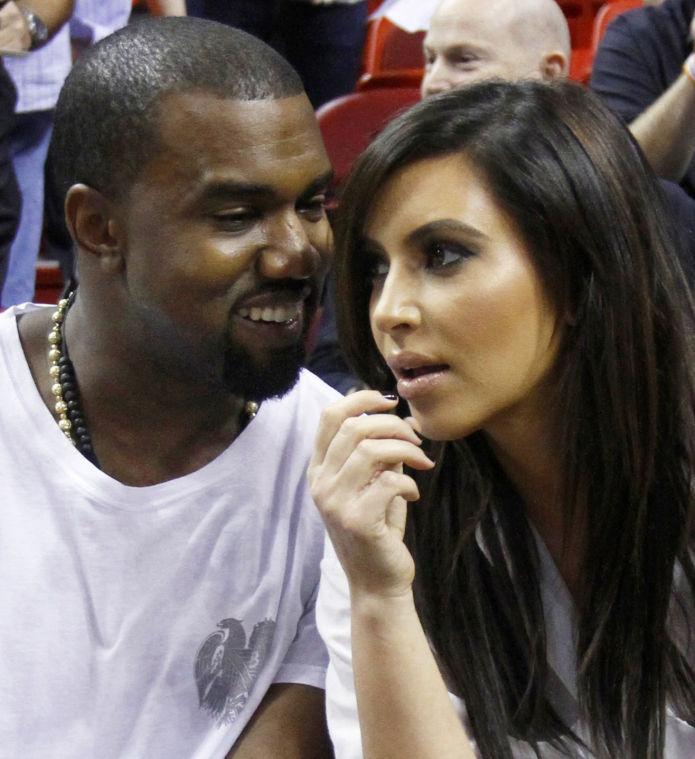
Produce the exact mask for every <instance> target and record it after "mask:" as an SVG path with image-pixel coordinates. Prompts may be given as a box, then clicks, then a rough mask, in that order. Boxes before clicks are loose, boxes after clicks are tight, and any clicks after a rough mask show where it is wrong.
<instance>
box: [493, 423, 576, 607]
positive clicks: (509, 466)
mask: <svg viewBox="0 0 695 759" xmlns="http://www.w3.org/2000/svg"><path fill="white" fill-rule="evenodd" d="M555 429H556V427H554V426H553V425H552V424H550V423H548V420H547V418H545V417H542V416H540V415H535V416H534V417H531V418H530V417H529V416H524V417H523V418H518V417H517V418H516V419H512V420H507V421H506V422H504V423H501V424H499V425H496V426H495V427H494V428H491V429H488V430H486V438H487V440H488V443H489V445H490V447H491V449H492V451H493V453H494V454H495V456H496V458H497V460H498V462H499V464H500V466H501V467H502V469H503V470H504V472H505V474H506V475H507V477H509V479H510V481H511V482H512V484H513V485H514V487H515V488H516V490H517V492H518V493H519V495H520V496H521V498H522V501H523V503H524V510H525V512H526V515H527V517H528V519H529V521H530V522H531V524H532V525H533V527H534V528H535V529H536V531H537V532H538V533H539V535H540V536H541V538H542V539H543V542H544V543H545V545H546V547H547V548H548V551H549V553H550V555H551V556H552V558H553V560H554V561H555V564H556V565H557V568H558V571H559V572H560V574H561V576H562V577H563V579H564V581H565V583H566V585H567V587H568V588H569V590H570V593H571V594H572V595H573V596H574V597H575V598H577V596H578V593H579V589H580V580H581V560H582V556H583V554H584V537H585V521H584V520H585V514H583V513H575V514H574V515H573V518H572V523H571V524H568V522H567V518H568V516H567V503H566V497H565V482H564V472H563V456H562V447H561V442H560V439H559V435H557V434H556V432H555Z"/></svg>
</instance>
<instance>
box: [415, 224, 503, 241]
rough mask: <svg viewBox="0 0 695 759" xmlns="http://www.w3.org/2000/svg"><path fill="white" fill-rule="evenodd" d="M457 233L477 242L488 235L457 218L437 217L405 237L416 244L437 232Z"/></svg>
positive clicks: (485, 238) (437, 233)
mask: <svg viewBox="0 0 695 759" xmlns="http://www.w3.org/2000/svg"><path fill="white" fill-rule="evenodd" d="M451 233H453V234H457V235H465V236H466V237H467V238H468V239H472V240H475V241H478V242H482V241H483V240H487V239H488V237H487V235H486V234H485V233H484V232H481V231H480V230H479V229H476V227H472V226H471V225H470V224H466V223H465V222H463V221H459V220H458V219H437V220H436V221H431V222H429V224H423V225H422V226H421V227H418V228H417V229H414V230H413V231H412V232H411V233H410V234H409V235H408V237H407V238H406V240H407V242H408V243H409V244H410V245H417V244H418V243H421V242H423V241H424V240H428V239H430V238H431V237H434V236H436V235H439V234H451Z"/></svg>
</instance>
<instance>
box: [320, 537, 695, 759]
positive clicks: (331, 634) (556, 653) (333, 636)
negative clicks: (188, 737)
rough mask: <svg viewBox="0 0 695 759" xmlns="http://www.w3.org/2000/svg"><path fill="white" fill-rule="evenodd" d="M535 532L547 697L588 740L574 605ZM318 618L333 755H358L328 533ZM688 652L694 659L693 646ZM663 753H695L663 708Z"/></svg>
mask: <svg viewBox="0 0 695 759" xmlns="http://www.w3.org/2000/svg"><path fill="white" fill-rule="evenodd" d="M536 538H537V544H538V549H539V555H540V560H541V596H542V599H543V609H544V613H545V624H546V635H547V641H548V664H549V665H550V669H551V677H550V678H549V697H550V699H551V700H552V702H553V705H554V706H555V708H556V710H557V712H558V714H559V716H560V717H561V718H562V719H563V720H564V721H565V724H567V725H570V726H571V727H572V729H573V730H574V731H575V733H577V734H578V735H579V736H580V737H581V738H582V739H583V740H585V741H586V740H587V735H586V732H585V731H584V730H583V729H582V725H581V722H580V719H579V716H580V715H579V708H578V703H577V672H576V665H575V661H576V653H575V652H576V636H575V626H574V618H575V612H574V605H573V601H572V597H571V595H570V593H569V591H568V590H567V586H566V585H565V582H564V580H563V579H562V577H561V575H560V573H559V572H558V570H557V567H556V566H555V563H554V562H553V560H552V558H551V556H550V554H549V553H548V550H547V548H546V547H545V545H544V543H543V542H542V540H541V539H540V537H539V536H536ZM316 621H317V624H318V628H319V632H320V633H321V636H322V637H323V639H324V641H325V643H326V646H327V648H328V654H329V659H330V662H329V665H328V672H327V674H326V710H327V715H328V728H329V731H330V734H331V740H332V741H333V745H334V747H335V756H336V759H362V739H361V735H360V727H359V721H358V718H357V701H356V698H355V681H354V677H353V672H352V648H351V641H350V591H349V586H348V581H347V577H346V575H345V572H344V571H343V569H342V567H341V566H340V562H339V560H338V558H337V556H336V554H335V551H334V549H333V546H332V545H331V542H330V540H328V539H327V540H326V549H325V551H324V557H323V560H322V562H321V585H320V587H319V595H318V600H317V603H316ZM683 640H685V638H683ZM691 643H692V641H691ZM690 653H692V654H693V659H695V651H691V652H690ZM693 663H695V661H694V662H693ZM449 696H450V698H451V701H452V703H453V705H454V708H455V709H456V711H457V713H458V715H459V716H460V718H461V721H462V723H463V724H464V726H465V727H466V728H468V719H467V715H466V708H465V705H464V703H463V701H462V700H461V699H460V698H457V697H456V696H455V695H453V694H451V693H450V694H449ZM540 745H541V747H542V748H543V757H544V759H561V757H565V755H564V754H560V753H559V752H558V751H556V750H554V749H553V748H552V747H549V746H547V745H544V744H540ZM511 746H512V753H513V755H514V757H515V758H516V759H536V754H535V753H534V752H533V751H532V750H531V749H530V747H529V746H528V744H526V743H523V742H521V741H515V740H512V741H511ZM471 748H472V749H473V750H474V752H475V753H476V756H478V755H479V754H478V752H477V750H476V745H475V743H474V742H473V741H471ZM664 755H665V757H666V759H694V758H695V728H693V727H691V726H690V725H689V724H688V723H687V722H684V721H683V720H681V719H679V718H678V717H676V716H675V715H674V714H673V713H672V712H671V711H668V713H667V727H666V749H665V754H664ZM575 756H576V757H577V758H578V759H590V757H591V756H592V754H589V753H587V752H585V751H582V750H580V749H577V750H576V753H575ZM625 759H627V758H625Z"/></svg>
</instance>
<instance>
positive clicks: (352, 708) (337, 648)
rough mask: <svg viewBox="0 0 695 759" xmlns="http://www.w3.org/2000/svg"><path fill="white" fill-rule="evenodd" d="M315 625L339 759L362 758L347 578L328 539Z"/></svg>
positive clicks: (330, 719)
mask: <svg viewBox="0 0 695 759" xmlns="http://www.w3.org/2000/svg"><path fill="white" fill-rule="evenodd" d="M316 622H317V625H318V628H319V633H320V634H321V637H322V638H323V641H324V643H325V644H326V647H327V648H328V660H329V661H328V672H327V673H326V715H327V719H328V730H329V732H330V735H331V740H332V741H333V747H334V749H335V757H336V759H362V736H361V734H360V724H359V720H358V718H357V699H356V696H355V680H354V677H353V673H352V643H351V639H350V590H349V587H348V581H347V577H346V576H345V573H344V572H343V568H342V567H341V566H340V562H339V561H338V557H337V556H336V555H335V551H334V550H333V546H332V544H331V542H330V540H329V539H328V538H326V547H325V550H324V555H323V561H322V562H321V584H320V586H319V595H318V601H317V603H316Z"/></svg>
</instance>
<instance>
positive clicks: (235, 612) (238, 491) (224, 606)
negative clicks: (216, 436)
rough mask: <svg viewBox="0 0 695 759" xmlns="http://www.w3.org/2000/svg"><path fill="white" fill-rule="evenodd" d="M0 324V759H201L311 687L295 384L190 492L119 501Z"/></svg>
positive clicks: (307, 415) (312, 528)
mask: <svg viewBox="0 0 695 759" xmlns="http://www.w3.org/2000/svg"><path fill="white" fill-rule="evenodd" d="M31 308H34V307H33V306H20V307H18V308H13V309H10V310H8V311H7V312H5V313H4V314H2V315H0V397H1V398H2V403H1V404H0V429H2V438H1V440H0V577H1V578H2V581H0V757H2V759H17V758H18V757H21V758H22V759H45V757H49V756H50V757H59V758H60V759H88V758H89V759H91V758H92V757H99V758H100V759H158V758H159V757H161V758H162V759H176V758H177V757H180V759H217V758H220V759H221V757H224V756H225V755H226V753H227V751H228V750H229V748H230V746H231V745H232V744H233V742H234V741H235V740H236V738H237V736H238V735H239V733H240V732H241V730H242V729H243V727H244V725H245V724H246V723H247V721H248V720H249V718H250V716H251V715H252V714H253V712H254V710H255V709H256V707H257V706H258V704H259V703H260V701H261V699H262V698H263V695H264V694H265V692H266V690H267V689H268V687H269V686H270V685H271V684H272V683H273V682H285V683H287V682H291V683H305V684H308V685H313V686H318V687H323V683H324V676H325V666H326V654H325V649H324V648H323V645H322V644H321V641H320V639H319V637H318V633H317V631H316V626H315V619H314V603H315V594H316V589H317V583H318V578H319V561H320V558H321V554H322V551H323V528H322V526H321V524H320V519H319V517H318V514H317V512H316V509H315V508H314V506H313V503H312V502H311V498H310V495H309V492H308V486H307V482H306V477H305V470H306V466H307V462H308V459H309V456H310V454H311V450H312V445H313V438H314V433H315V428H316V425H317V422H318V418H319V415H320V412H321V410H322V408H323V407H324V406H326V405H327V404H328V403H330V402H332V401H334V400H335V398H336V397H338V394H337V393H336V392H335V391H334V390H332V389H331V388H329V387H328V386H327V385H325V384H324V383H323V382H321V380H319V379H318V378H317V377H314V376H313V375H312V374H310V373H309V372H306V371H304V372H302V375H301V378H300V380H299V382H298V384H297V385H296V386H295V388H294V389H293V390H291V391H290V392H289V393H288V394H287V395H286V396H285V397H284V398H282V399H281V400H271V401H266V402H265V403H263V404H262V405H261V407H260V410H259V412H258V415H257V416H256V418H255V419H254V420H252V421H251V423H250V424H249V425H248V427H247V428H246V429H245V430H244V431H243V432H242V433H241V435H240V436H239V437H238V438H237V439H236V440H235V441H234V442H233V444H232V445H231V446H230V447H229V448H228V449H227V450H226V451H224V452H223V453H222V454H220V456H218V457H217V458H216V459H215V460H213V461H211V462H210V463H209V464H207V465H206V466H204V467H202V468H201V469H199V470H198V471H196V472H193V473H192V474H189V475H186V476H185V477H181V478H178V479H175V480H171V481H169V482H164V483H162V484H159V485H153V486H148V487H129V486H126V485H122V484H121V483H120V482H117V481H116V480H114V479H112V478H111V477H109V476H108V475H106V474H104V473H103V472H102V471H100V470H98V469H97V468H95V467H94V466H92V465H91V464H90V463H89V462H88V461H87V460H86V459H85V458H84V457H83V456H81V455H80V454H79V453H78V452H77V450H76V449H75V448H73V447H72V445H71V444H70V443H69V441H68V440H67V439H66V438H65V437H64V435H63V434H62V433H61V432H60V430H59V429H58V426H57V424H56V422H55V421H54V419H53V417H52V415H51V414H50V412H49V411H48V409H47V408H46V407H45V405H44V404H43V402H42V400H41V398H40V396H39V393H38V390H37V389H36V386H35V385H34V382H33V380H32V377H31V375H30V371H29V368H28V366H27V363H26V360H25V358H24V354H23V351H22V348H21V345H20V342H19V338H18V334H17V329H16V321H15V314H16V313H19V312H22V311H25V310H28V309H31Z"/></svg>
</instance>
